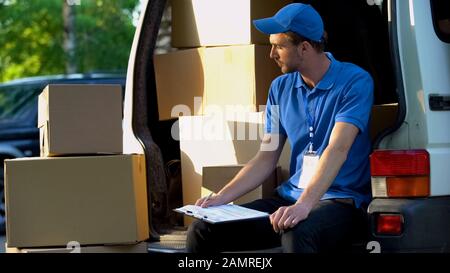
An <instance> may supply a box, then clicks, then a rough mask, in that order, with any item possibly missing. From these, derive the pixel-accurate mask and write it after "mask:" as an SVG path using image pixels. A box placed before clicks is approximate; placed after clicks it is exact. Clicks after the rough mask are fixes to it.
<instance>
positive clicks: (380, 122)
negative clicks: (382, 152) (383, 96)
mask: <svg viewBox="0 0 450 273" xmlns="http://www.w3.org/2000/svg"><path fill="white" fill-rule="evenodd" d="M397 111H398V103H391V104H380V105H374V106H373V107H372V116H371V121H370V138H371V140H372V142H373V141H374V140H375V138H376V136H377V135H378V134H379V133H381V132H382V131H384V130H385V129H387V128H389V127H392V126H394V124H395V121H396V119H397Z"/></svg>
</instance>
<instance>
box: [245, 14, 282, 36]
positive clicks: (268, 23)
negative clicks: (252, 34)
mask: <svg viewBox="0 0 450 273" xmlns="http://www.w3.org/2000/svg"><path fill="white" fill-rule="evenodd" d="M253 25H254V26H255V28H256V29H257V30H259V31H261V32H262V33H265V34H267V35H270V34H276V33H282V32H286V31H288V30H287V29H286V28H285V27H283V26H282V25H280V24H278V23H277V22H276V21H275V19H274V18H273V17H270V18H264V19H258V20H253Z"/></svg>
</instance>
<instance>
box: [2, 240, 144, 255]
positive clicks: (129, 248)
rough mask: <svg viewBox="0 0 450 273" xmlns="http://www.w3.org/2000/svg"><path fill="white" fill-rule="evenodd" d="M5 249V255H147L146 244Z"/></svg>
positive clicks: (6, 246)
mask: <svg viewBox="0 0 450 273" xmlns="http://www.w3.org/2000/svg"><path fill="white" fill-rule="evenodd" d="M5 249H6V253H148V250H147V243H146V242H140V243H138V244H129V245H99V246H79V248H78V247H74V245H73V244H71V245H69V246H67V247H59V248H43V247H36V248H16V247H8V244H5Z"/></svg>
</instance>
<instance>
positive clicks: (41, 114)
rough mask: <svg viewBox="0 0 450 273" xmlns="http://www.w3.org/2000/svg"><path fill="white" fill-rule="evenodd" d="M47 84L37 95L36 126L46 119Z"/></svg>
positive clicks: (40, 125)
mask: <svg viewBox="0 0 450 273" xmlns="http://www.w3.org/2000/svg"><path fill="white" fill-rule="evenodd" d="M48 99H49V93H48V85H47V86H46V87H45V88H44V90H43V91H42V93H41V94H40V95H39V97H38V122H37V126H38V128H41V127H42V126H44V124H46V121H48V117H49V115H48Z"/></svg>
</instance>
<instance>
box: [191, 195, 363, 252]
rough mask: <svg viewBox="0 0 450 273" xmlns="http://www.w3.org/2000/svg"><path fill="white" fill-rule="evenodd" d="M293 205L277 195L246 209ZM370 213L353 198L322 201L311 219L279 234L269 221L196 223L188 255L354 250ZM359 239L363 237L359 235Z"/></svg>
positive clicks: (266, 208) (313, 211)
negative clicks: (356, 236)
mask: <svg viewBox="0 0 450 273" xmlns="http://www.w3.org/2000/svg"><path fill="white" fill-rule="evenodd" d="M292 204H293V203H292V202H289V201H286V200H284V199H282V198H281V197H279V196H278V195H277V196H274V197H272V198H268V199H259V200H256V201H253V202H251V203H247V204H245V205H243V206H245V207H248V208H252V209H256V210H260V211H265V212H268V213H270V214H272V213H273V212H275V211H276V210H277V209H278V208H279V207H281V206H290V205H292ZM365 230H366V214H365V212H364V210H363V209H358V208H356V207H355V206H354V205H353V202H352V201H351V199H332V200H323V201H320V202H319V203H318V204H317V205H316V206H315V207H314V208H313V209H312V210H311V212H310V214H309V216H308V218H306V219H305V220H304V221H302V222H300V223H298V224H297V225H296V226H295V227H293V228H291V229H288V230H284V231H283V232H282V234H277V233H275V231H274V230H273V228H272V225H271V224H270V220H269V218H268V217H267V218H261V219H257V220H245V221H237V222H229V223H222V224H209V223H206V222H203V221H200V220H198V221H195V222H194V223H192V224H191V225H190V226H189V230H188V235H187V242H186V247H187V251H188V252H194V253H217V252H225V251H252V250H261V249H268V248H274V247H279V246H282V248H283V252H285V253H319V252H332V251H347V250H350V248H351V244H352V241H353V239H354V237H355V235H356V234H355V232H362V233H361V234H365ZM358 236H362V235H359V234H358Z"/></svg>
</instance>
